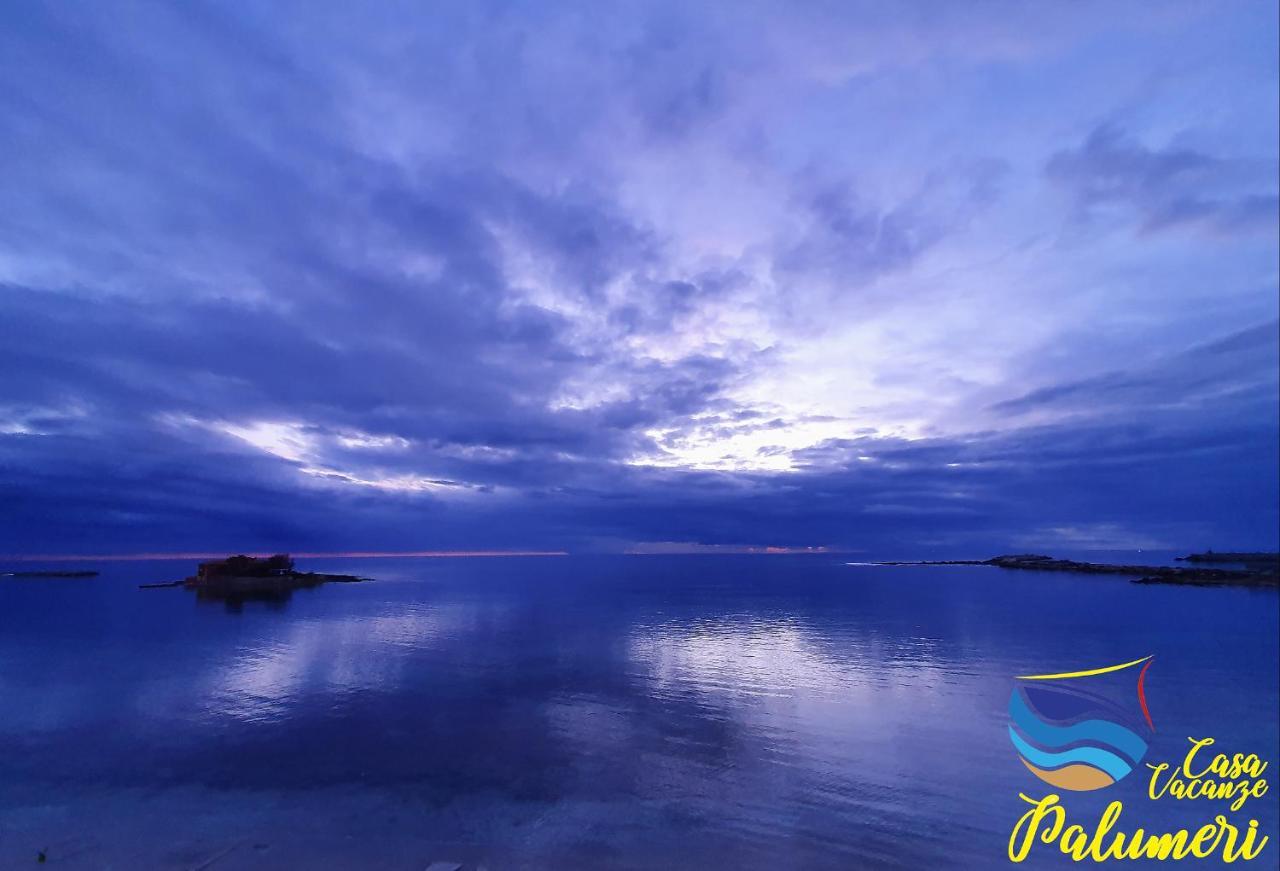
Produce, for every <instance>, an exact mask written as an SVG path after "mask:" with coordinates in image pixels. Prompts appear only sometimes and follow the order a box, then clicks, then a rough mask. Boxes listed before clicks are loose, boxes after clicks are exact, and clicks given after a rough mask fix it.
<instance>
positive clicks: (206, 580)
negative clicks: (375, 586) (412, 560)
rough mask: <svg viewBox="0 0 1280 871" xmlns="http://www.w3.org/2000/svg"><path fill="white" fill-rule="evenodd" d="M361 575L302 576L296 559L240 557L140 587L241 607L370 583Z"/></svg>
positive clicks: (201, 564)
mask: <svg viewBox="0 0 1280 871" xmlns="http://www.w3.org/2000/svg"><path fill="white" fill-rule="evenodd" d="M367 580H369V578H363V577H360V576H358V575H335V574H326V573H323V572H300V571H297V570H296V569H295V568H294V563H293V558H292V557H291V556H289V555H288V554H284V553H278V554H275V555H274V556H269V557H252V556H245V555H243V554H239V555H236V556H229V557H227V558H226V559H219V560H209V561H207V562H202V563H200V564H199V565H198V566H197V567H196V573H195V574H194V575H191V576H190V577H188V578H184V579H183V580H181V581H172V582H170V583H165V584H141V585H140V587H141V588H142V589H151V588H155V587H185V588H186V589H188V590H195V591H196V596H197V598H199V599H202V600H205V599H208V600H215V601H226V602H230V603H238V602H244V601H252V600H261V601H274V602H283V601H287V600H288V598H289V597H290V596H291V595H292V594H293V591H294V590H303V589H309V588H311V587H317V586H319V585H320V584H328V583H358V582H360V581H367Z"/></svg>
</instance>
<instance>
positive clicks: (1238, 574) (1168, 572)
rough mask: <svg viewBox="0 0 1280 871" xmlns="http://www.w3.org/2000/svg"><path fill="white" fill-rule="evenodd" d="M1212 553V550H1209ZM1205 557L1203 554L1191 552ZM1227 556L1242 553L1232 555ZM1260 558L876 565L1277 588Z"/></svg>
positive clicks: (1267, 558)
mask: <svg viewBox="0 0 1280 871" xmlns="http://www.w3.org/2000/svg"><path fill="white" fill-rule="evenodd" d="M1210 553H1212V552H1210ZM1192 556H1193V557H1195V556H1201V557H1202V556H1204V555H1203V554H1192ZM1230 556H1237V557H1238V556H1242V554H1231V555H1230ZM1248 556H1250V557H1260V558H1261V559H1253V560H1249V561H1245V560H1238V559H1217V558H1216V557H1217V555H1215V558H1214V559H1200V560H1192V559H1191V558H1190V557H1185V558H1183V559H1184V560H1187V561H1192V562H1230V563H1242V564H1243V565H1244V568H1240V569H1220V568H1203V567H1200V566H1195V567H1183V566H1140V565H1112V564H1110V563H1089V562H1080V561H1078V560H1069V559H1055V558H1054V557H1051V556H1045V555H1044V554H1028V553H1023V554H1006V555H1003V556H995V557H991V558H990V559H985V560H931V561H925V562H892V563H879V565H927V566H995V567H996V568H1001V569H1014V570H1023V571H1037V572H1075V573H1077V574H1086V575H1136V576H1137V577H1135V578H1133V579H1132V581H1133V583H1135V584H1186V585H1190V586H1201V587H1209V586H1246V587H1276V586H1280V572H1278V571H1277V569H1276V566H1277V563H1276V561H1275V560H1276V555H1275V554H1249V555H1248Z"/></svg>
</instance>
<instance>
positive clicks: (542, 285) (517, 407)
mask: <svg viewBox="0 0 1280 871" xmlns="http://www.w3.org/2000/svg"><path fill="white" fill-rule="evenodd" d="M924 8H925V7H912V6H902V7H887V6H884V5H883V4H854V5H843V4H841V5H838V6H831V7H824V6H822V5H819V6H815V7H812V8H811V9H809V10H807V11H797V10H794V9H792V8H790V7H783V6H776V5H772V4H767V3H764V4H759V5H756V6H753V7H752V9H751V13H750V14H745V13H742V14H738V13H735V14H733V15H727V14H724V13H723V12H721V11H717V10H715V9H710V8H706V7H688V6H679V5H675V4H662V3H659V4H648V5H643V6H636V7H618V8H617V9H615V10H613V11H611V13H610V14H609V15H607V16H600V15H598V14H595V10H593V9H588V8H587V7H581V6H574V5H572V4H570V5H567V6H555V7H545V8H542V7H539V8H534V7H521V6H507V5H504V4H485V3H481V4H473V5H468V6H465V7H461V6H460V7H455V8H449V9H439V10H435V11H434V12H433V14H432V20H431V21H430V22H427V21H424V20H422V19H421V18H420V16H421V10H417V9H414V8H412V7H395V6H387V7H383V8H380V9H378V10H373V11H369V10H361V11H360V12H359V13H353V12H351V11H350V10H348V9H345V8H344V7H342V6H341V5H326V4H311V3H308V4H301V5H298V6H295V7H289V6H271V7H261V8H254V9H231V8H222V7H213V6H201V5H192V6H183V7H145V6H140V7H121V8H113V7H109V6H97V5H94V6H85V7H77V8H75V9H71V8H66V7H58V6H44V7H39V6H21V7H20V8H19V7H14V8H12V9H6V10H5V11H4V12H3V13H0V15H3V16H4V17H5V24H6V26H5V27H3V28H0V84H3V85H5V87H0V160H3V161H4V165H5V166H6V170H7V171H6V183H5V185H4V186H3V187H0V496H3V499H0V552H6V551H8V552H17V551H32V550H89V549H122V548H123V549H143V550H163V549H170V548H172V549H181V548H195V549H210V548H213V549H216V548H219V547H225V548H233V549H246V550H268V549H273V548H294V549H324V548H328V547H331V546H337V544H338V543H339V541H341V544H342V546H351V547H355V548H359V549H373V548H377V549H397V548H411V549H421V548H425V547H429V546H440V547H463V546H470V547H497V546H528V547H536V548H547V547H588V548H613V549H626V548H628V547H631V546H640V545H641V544H643V543H644V542H673V541H674V542H682V543H694V544H698V545H706V546H713V547H715V546H729V547H740V546H759V545H768V544H777V545H787V546H800V547H804V546H810V545H831V546H847V547H857V548H861V549H866V548H877V547H879V548H889V547H893V548H903V549H910V547H912V546H913V544H914V545H915V546H920V547H924V546H926V545H930V544H932V546H936V547H944V546H954V547H968V546H971V545H972V546H978V545H982V546H984V547H985V545H986V543H995V542H1000V541H1008V540H1010V539H1011V538H1012V537H1014V536H1015V535H1016V534H1022V535H1034V534H1036V532H1035V531H1036V530H1055V529H1056V530H1090V529H1093V530H1103V531H1105V532H1106V535H1102V534H1099V535H1098V536H1095V538H1097V539H1098V540H1102V539H1103V538H1107V540H1119V539H1120V538H1122V537H1123V534H1124V532H1123V531H1130V532H1131V533H1132V535H1133V536H1134V540H1144V541H1145V540H1152V539H1153V538H1161V537H1163V538H1169V537H1170V536H1173V535H1174V534H1175V533H1178V531H1182V532H1187V531H1191V532H1195V533H1196V534H1201V533H1203V534H1204V535H1205V536H1209V535H1210V534H1211V533H1216V534H1217V535H1218V536H1219V537H1222V538H1225V537H1230V536H1234V535H1235V534H1237V533H1238V535H1239V537H1240V538H1241V539H1249V540H1250V541H1260V542H1262V543H1266V542H1263V541H1262V539H1265V538H1266V536H1267V535H1269V534H1270V533H1269V532H1267V527H1265V521H1268V520H1269V519H1272V518H1273V516H1274V510H1273V508H1274V505H1273V503H1274V501H1275V486H1274V477H1273V479H1272V480H1271V481H1270V482H1268V481H1267V480H1266V479H1265V476H1252V477H1251V476H1246V475H1244V474H1243V473H1242V472H1241V471H1240V470H1241V469H1242V468H1246V467H1248V468H1269V465H1268V464H1271V465H1274V452H1273V451H1272V449H1271V448H1269V447H1267V436H1268V435H1269V434H1273V430H1274V429H1275V426H1274V418H1275V408H1276V404H1277V403H1276V396H1275V380H1274V377H1273V374H1269V373H1274V370H1275V346H1274V342H1273V341H1271V340H1269V339H1268V338H1267V331H1268V330H1272V331H1274V321H1275V319H1276V317H1277V311H1276V303H1275V299H1276V286H1275V273H1274V259H1275V245H1274V238H1273V237H1269V236H1267V235H1266V234H1259V233H1257V232H1253V231H1254V230H1256V229H1257V228H1259V227H1262V228H1264V229H1265V228H1266V227H1269V226H1272V224H1273V221H1274V197H1275V190H1276V185H1275V167H1276V151H1275V142H1274V136H1273V135H1272V134H1273V130H1271V129H1267V130H1265V131H1264V132H1265V134H1266V135H1265V136H1262V135H1261V134H1257V135H1255V134H1253V133H1251V132H1249V131H1252V130H1253V129H1254V128H1252V127H1249V126H1248V125H1246V124H1244V123H1243V122H1241V121H1240V118H1241V117H1244V116H1249V117H1252V116H1253V115H1254V114H1256V111H1257V106H1258V105H1263V104H1267V103H1268V101H1267V100H1262V99H1255V97H1256V95H1257V94H1262V95H1263V96H1266V95H1269V94H1271V92H1273V91H1274V90H1275V83H1274V81H1273V78H1274V77H1268V76H1266V75H1263V74H1262V73H1260V72H1259V70H1262V71H1264V72H1265V70H1266V69H1269V68H1270V67H1267V66H1265V64H1264V63H1263V57H1264V55H1265V59H1266V63H1270V60H1269V58H1270V54H1268V53H1267V52H1263V51H1262V49H1263V48H1271V47H1274V46H1273V42H1274V40H1273V41H1272V42H1271V43H1267V44H1266V45H1262V46H1261V47H1260V48H1258V47H1256V46H1255V47H1254V48H1250V49H1247V51H1254V52H1255V53H1256V54H1257V57H1256V58H1252V59H1251V60H1250V59H1248V58H1246V60H1248V61H1249V62H1248V63H1247V64H1243V65H1230V64H1225V65H1224V64H1216V63H1196V62H1193V60H1191V59H1193V58H1195V57H1202V56H1204V53H1205V52H1206V51H1207V52H1210V53H1211V52H1212V44H1214V43H1211V42H1205V40H1206V39H1208V37H1209V36H1212V37H1213V39H1216V40H1225V41H1227V42H1231V41H1233V40H1234V39H1235V37H1237V36H1239V35H1240V34H1242V33H1254V32H1258V27H1257V20H1256V16H1257V15H1258V14H1261V13H1253V12H1250V11H1248V10H1244V9H1243V8H1242V9H1240V10H1233V11H1232V13H1230V14H1216V13H1215V14H1213V15H1210V14H1209V13H1208V12H1206V11H1204V10H1198V9H1197V8H1196V7H1194V6H1191V5H1186V6H1184V5H1181V4H1171V5H1170V6H1168V7H1167V8H1166V7H1162V10H1161V12H1160V13H1159V14H1157V15H1152V14H1151V12H1150V10H1149V9H1146V8H1143V7H1137V6H1135V7H1127V6H1122V7H1115V6H1114V5H1107V6H1106V7H1102V6H1091V5H1089V4H1079V5H1076V6H1073V7H1070V8H1064V9H1062V10H1056V11H1054V12H1052V13H1048V14H1050V16H1051V18H1052V20H1053V26H1051V27H1046V26H1045V25H1044V23H1043V21H1041V20H1040V16H1041V15H1042V14H1043V13H1037V14H1036V16H1028V15H1023V14H1021V13H1013V14H1008V15H1005V14H1002V15H999V16H993V15H991V14H990V12H989V10H987V9H986V8H985V7H982V6H980V5H979V6H974V7H972V8H969V7H965V8H957V9H953V10H950V11H947V12H946V13H944V14H936V10H933V9H929V14H928V15H922V14H921V11H922V10H923V9H924ZM1104 35H1105V36H1106V37H1107V39H1110V40H1115V41H1116V45H1117V46H1118V47H1117V48H1116V50H1115V53H1114V56H1112V55H1110V54H1108V55H1107V56H1106V57H1103V58H1101V59H1100V58H1099V57H1098V49H1097V45H1098V42H1097V41H1098V39H1099V38H1100V37H1101V36H1104ZM1248 45H1249V46H1253V42H1249V43H1248ZM1188 47H1192V48H1195V47H1198V51H1199V54H1197V53H1196V52H1188V51H1186V50H1185V49H1187V48H1188ZM1245 50H1246V49H1242V51H1245ZM1104 54H1106V53H1105V52H1104ZM1167 57H1178V58H1183V59H1185V60H1184V61H1180V63H1184V65H1185V69H1183V70H1182V71H1181V73H1180V74H1181V76H1182V78H1181V79H1180V80H1179V81H1181V82H1190V83H1193V84H1195V85H1196V87H1197V88H1199V89H1200V90H1196V88H1191V87H1187V88H1182V87H1179V88H1177V89H1170V88H1168V87H1163V89H1162V86H1161V85H1160V84H1156V85H1153V84H1152V82H1156V83H1160V82H1163V81H1164V79H1162V78H1161V76H1158V75H1155V73H1154V71H1156V70H1161V69H1164V66H1163V65H1164V64H1165V58H1167ZM1064 69H1087V70H1090V71H1095V70H1096V75H1097V78H1093V76H1094V73H1093V72H1090V74H1089V75H1085V76H1081V77H1074V76H1072V77H1067V76H1065V75H1064V74H1063V73H1062V70H1064ZM1201 92H1212V93H1224V92H1225V93H1238V94H1240V95H1241V96H1239V97H1237V98H1233V99H1227V100H1222V101H1218V102H1217V103H1215V111H1214V112H1206V111H1203V108H1204V107H1203V106H1201V105H1199V104H1197V103H1196V101H1195V99H1193V97H1191V96H1188V95H1189V94H1193V93H1201ZM1139 93H1140V94H1142V95H1144V97H1143V99H1144V100H1145V101H1146V102H1145V103H1144V105H1145V106H1147V107H1148V109H1147V111H1146V113H1145V114H1144V113H1142V112H1138V111H1136V110H1133V109H1132V106H1133V101H1132V100H1133V95H1134V94H1139ZM1270 102H1274V101H1270ZM1050 104H1051V106H1050V108H1046V106H1047V105H1050ZM1122 104H1123V105H1122ZM1117 106H1119V108H1116V107H1117ZM1126 107H1128V108H1126ZM1109 110H1114V111H1110V114H1111V115H1112V116H1115V117H1123V118H1125V119H1126V120H1125V126H1124V127H1123V128H1121V127H1119V126H1110V127H1102V128H1097V129H1095V130H1094V132H1093V133H1092V134H1090V135H1089V136H1088V137H1086V138H1085V140H1084V141H1083V142H1082V143H1074V142H1073V143H1065V142H1064V141H1063V139H1062V131H1063V130H1079V129H1087V128H1088V126H1089V125H1090V124H1091V123H1092V121H1091V119H1093V118H1096V117H1097V115H1098V113H1099V111H1109ZM1169 119H1172V121H1170V120H1169ZM1169 130H1178V131H1180V132H1179V133H1178V134H1177V135H1174V136H1171V135H1170V134H1169V132H1168V131H1169ZM1224 142H1230V143H1231V144H1230V146H1229V147H1228V146H1227V145H1224V144H1223V143H1224ZM1144 143H1164V144H1163V145H1159V146H1154V145H1150V144H1144ZM1046 174H1047V177H1048V178H1049V179H1050V180H1051V181H1052V182H1053V183H1054V184H1056V185H1058V186H1059V187H1060V188H1061V189H1062V190H1064V191H1066V192H1067V194H1068V196H1069V197H1070V198H1071V202H1072V204H1073V208H1075V209H1076V213H1077V215H1078V216H1080V217H1081V218H1083V219H1085V221H1086V224H1087V226H1088V227H1089V228H1090V232H1088V233H1083V234H1071V233H1063V232H1062V227H1061V225H1062V215H1061V207H1060V204H1058V203H1054V202H1052V201H1050V199H1048V198H1046V197H1044V196H1043V193H1044V191H1043V188H1044V181H1045V178H1046ZM1269 210H1270V212H1269ZM1134 222H1136V223H1137V225H1138V226H1139V227H1140V228H1142V229H1144V230H1145V232H1144V233H1139V234H1137V235H1135V234H1133V233H1132V225H1133V223H1134ZM1175 228H1176V229H1183V230H1187V229H1192V228H1195V229H1198V230H1201V231H1208V232H1200V233H1197V234H1194V239H1193V240H1191V241H1192V242H1193V243H1194V244H1185V245H1184V244H1182V241H1183V239H1182V237H1181V236H1178V235H1177V234H1173V233H1168V232H1163V231H1166V230H1172V229H1175ZM1157 231H1160V232H1157ZM1246 231H1248V232H1246ZM1175 237H1176V238H1175ZM1212 336H1220V337H1223V338H1221V339H1218V340H1211V338H1210V337H1212ZM1182 482H1195V486H1196V487H1198V488H1199V491H1200V492H1201V494H1202V495H1201V496H1200V497H1195V498H1193V497H1192V496H1191V495H1190V489H1189V488H1190V486H1191V485H1190V484H1187V487H1186V488H1184V487H1183V484H1182ZM1086 485H1087V486H1086ZM1184 497H1185V498H1184ZM1236 506H1250V512H1251V513H1245V512H1242V511H1241V510H1239V509H1238V508H1237V507H1236ZM1113 533H1114V534H1113ZM1086 538H1087V536H1086V535H1085V534H1084V533H1082V534H1081V535H1080V536H1078V537H1077V539H1075V540H1077V541H1081V542H1083V541H1084V540H1085V539H1086ZM1238 543H1248V542H1239V541H1238Z"/></svg>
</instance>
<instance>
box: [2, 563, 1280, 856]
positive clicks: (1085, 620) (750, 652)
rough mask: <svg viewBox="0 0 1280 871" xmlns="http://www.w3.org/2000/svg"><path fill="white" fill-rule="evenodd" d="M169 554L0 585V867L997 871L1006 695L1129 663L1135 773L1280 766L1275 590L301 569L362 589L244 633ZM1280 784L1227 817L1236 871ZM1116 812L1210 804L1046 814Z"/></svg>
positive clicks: (1083, 801)
mask: <svg viewBox="0 0 1280 871" xmlns="http://www.w3.org/2000/svg"><path fill="white" fill-rule="evenodd" d="M191 565H192V564H191V563H190V562H189V561H187V562H180V563H168V562H145V563H112V564H106V565H105V566H104V573H103V575H102V576H101V577H99V578H95V579H92V580H17V579H0V867H4V868H27V867H33V866H34V863H35V856H36V852H37V851H38V850H41V849H47V851H48V857H49V864H48V865H47V866H46V867H58V868H62V867H65V868H120V869H125V868H128V869H138V868H143V869H145V868H204V867H208V868H212V869H217V871H222V869H231V868H245V869H258V868H378V869H422V868H425V867H426V866H427V864H429V862H431V861H435V860H453V861H460V862H469V863H483V864H484V865H485V866H486V867H487V868H489V869H490V871H497V869H503V868H537V869H542V868H547V869H550V868H556V869H578V868H582V869H596V868H599V869H614V868H617V869H648V868H698V867H701V868H743V869H766V868H767V869H777V868H805V869H809V868H813V869H825V868H831V869H848V868H903V869H924V868H953V867H954V868H991V867H999V866H1000V865H1002V864H1005V859H1004V857H1005V851H1006V846H1007V841H1008V837H1009V832H1010V829H1011V827H1012V825H1013V823H1014V821H1015V820H1016V819H1017V817H1018V816H1019V815H1020V814H1021V813H1022V812H1023V811H1024V810H1025V809H1026V807H1027V806H1026V805H1024V804H1023V802H1022V801H1021V800H1020V799H1019V798H1018V793H1019V792H1020V791H1021V792H1026V793H1028V794H1030V795H1034V796H1037V797H1039V796H1042V795H1044V794H1045V793H1046V792H1048V791H1050V790H1048V789H1047V788H1046V787H1044V785H1043V784H1040V782H1039V781H1037V780H1035V779H1034V778H1033V777H1032V776H1031V775H1030V774H1029V773H1028V772H1027V771H1026V770H1025V769H1024V768H1023V766H1022V764H1021V763H1020V762H1019V761H1018V759H1017V757H1016V756H1015V754H1014V753H1013V751H1012V748H1011V747H1010V745H1009V741H1008V738H1007V737H1006V732H1005V728H1006V724H1007V715H1006V705H1007V703H1008V698H1009V694H1010V690H1011V687H1012V678H1013V676H1014V675H1018V674H1027V673H1037V672H1046V671H1061V670H1063V669H1071V668H1080V667H1085V666H1089V665H1105V664H1110V663H1115V662H1121V661H1126V660H1131V659H1134V658H1137V657H1140V656H1145V655H1147V654H1155V655H1156V661H1155V664H1154V665H1153V667H1152V668H1151V671H1150V672H1149V674H1148V677H1147V680H1146V686H1147V693H1148V696H1149V701H1150V707H1151V712H1152V716H1153V718H1154V720H1155V724H1156V728H1157V732H1156V736H1155V739H1154V743H1153V745H1152V747H1151V750H1150V752H1149V754H1148V757H1147V758H1148V761H1151V760H1169V761H1174V762H1177V761H1180V760H1181V758H1182V756H1183V754H1184V752H1185V748H1186V746H1187V742H1186V738H1187V736H1197V737H1199V736H1206V735H1212V736H1214V737H1215V738H1217V741H1218V744H1217V748H1221V749H1225V750H1228V751H1232V752H1257V753H1260V754H1263V755H1265V756H1266V757H1267V758H1268V759H1269V760H1270V763H1271V765H1270V768H1269V769H1268V776H1270V777H1275V776H1277V775H1280V771H1277V759H1276V755H1277V740H1278V738H1277V711H1278V710H1280V699H1278V698H1277V695H1278V688H1277V683H1278V676H1277V660H1278V658H1280V657H1278V651H1277V622H1278V620H1277V616H1278V614H1277V612H1278V605H1277V596H1276V593H1275V592H1274V591H1249V590H1239V589H1196V588H1178V587H1159V586H1137V585H1133V584H1129V583H1127V582H1126V581H1124V580H1122V579H1116V578H1107V577H1089V576H1072V575H1054V574H1038V573H1036V574H1033V573H1015V572H1006V571H1001V570H998V569H989V568H980V567H956V568H952V567H947V568H920V567H915V568H908V567H894V568H886V567H862V566H848V565H845V564H844V560H843V559H841V558H837V557H832V556H802V557H790V556H768V557H764V556H754V557H737V556H685V557H665V556H664V557H659V556H644V557H641V556H632V557H567V558H541V559H538V558H520V559H517V558H501V559H466V560H409V561H398V560H372V561H367V562H361V563H356V562H354V561H348V560H343V561H332V562H327V563H326V562H323V561H312V562H311V563H310V564H309V565H307V566H306V567H307V568H315V569H320V570H324V569H329V570H334V571H346V572H357V573H362V574H368V575H371V576H373V577H375V578H377V581H376V582H374V583H369V584H352V585H337V584H330V585H327V586H324V587H320V588H318V589H314V590H307V591H300V592H297V593H295V594H294V595H293V597H292V598H291V599H290V600H289V601H288V602H285V603H279V604H275V605H266V604H262V603H250V604H247V605H245V606H244V607H243V608H242V609H240V610H238V611H236V610H231V609H228V608H227V607H226V606H225V605H223V604H219V603H198V602H197V601H196V599H195V597H194V596H193V595H192V594H191V593H189V592H187V591H184V590H180V589H161V590H138V589H136V585H137V584H139V583H144V582H150V581H157V580H166V579H170V578H174V577H179V576H181V575H182V574H185V573H187V572H188V571H189V570H190V568H191ZM1217 748H1215V749H1217ZM1277 795H1280V792H1278V791H1273V792H1272V793H1271V794H1270V795H1268V796H1266V797H1265V798H1263V799H1257V800H1254V801H1253V802H1251V803H1250V804H1249V805H1248V806H1247V807H1246V811H1245V812H1244V813H1242V814H1241V816H1242V817H1243V818H1244V819H1248V818H1250V817H1253V818H1257V819H1259V820H1260V822H1261V826H1262V828H1263V830H1264V831H1266V832H1268V833H1270V834H1271V835H1272V836H1273V843H1272V844H1271V845H1269V846H1268V847H1267V851H1268V852H1267V853H1264V855H1263V857H1261V859H1260V863H1261V864H1260V865H1259V867H1274V866H1275V859H1276V856H1277V855H1280V842H1277V841H1275V838H1277V837H1278V836H1280V829H1278V828H1277V800H1276V798H1277ZM1115 798H1120V799H1122V800H1123V801H1124V802H1125V814H1126V815H1132V818H1131V819H1130V818H1122V823H1121V825H1120V828H1121V829H1124V830H1126V831H1128V830H1130V829H1132V828H1133V827H1134V826H1138V825H1141V826H1144V827H1145V828H1147V829H1148V830H1156V831H1161V830H1166V829H1175V828H1180V827H1183V826H1191V827H1195V826H1198V825H1200V824H1201V823H1203V822H1206V821H1208V820H1209V819H1211V818H1212V816H1213V815H1214V814H1215V813H1219V812H1223V810H1224V809H1223V807H1222V806H1221V805H1219V804H1217V803H1214V802H1211V801H1207V800H1200V801H1190V802H1175V801H1173V800H1170V799H1165V800H1162V801H1158V802H1151V801H1149V800H1148V799H1146V797H1145V777H1144V776H1142V774H1141V773H1135V774H1134V775H1133V776H1131V777H1129V778H1128V779H1126V780H1124V781H1122V782H1121V783H1119V784H1116V785H1115V786H1113V787H1110V788H1109V789H1107V790H1103V791H1102V792H1101V793H1097V794H1076V795H1072V796H1071V797H1070V798H1069V800H1068V807H1069V808H1070V810H1071V815H1072V818H1073V819H1074V818H1076V817H1079V821H1080V822H1082V823H1085V824H1086V825H1088V824H1090V823H1091V822H1092V821H1094V820H1096V819H1097V817H1098V814H1099V812H1100V809H1101V808H1102V807H1103V806H1104V805H1105V803H1106V802H1107V801H1110V800H1112V799H1115ZM211 860H212V861H211ZM1251 864H1256V863H1251ZM1064 865H1065V863H1063V862H1062V860H1061V858H1060V857H1058V856H1056V854H1054V853H1051V852H1050V851H1049V850H1048V849H1047V848H1040V849H1039V850H1038V851H1037V852H1035V853H1033V854H1032V859H1031V860H1030V861H1028V862H1027V863H1026V867H1064ZM1237 867H1238V866H1237Z"/></svg>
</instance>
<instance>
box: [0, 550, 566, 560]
mask: <svg viewBox="0 0 1280 871" xmlns="http://www.w3.org/2000/svg"><path fill="white" fill-rule="evenodd" d="M280 552H281V551H277V553H280ZM241 555H242V556H252V557H268V556H273V554H271V553H246V554H241ZM568 555H569V552H568V551H565V550H411V551H380V550H367V551H362V550H351V551H332V552H324V551H307V552H300V553H290V556H293V557H297V558H300V559H384V558H394V557H402V558H405V559H432V558H459V557H499V556H568ZM226 556H228V554H227V553H226V552H225V551H222V552H218V553H214V552H207V553H114V554H109V553H98V554H52V553H45V554H21V555H19V554H11V555H7V556H3V557H0V559H4V560H12V561H15V562H37V561H39V562H90V561H93V562H125V561H129V562H132V561H143V560H193V559H223V558H225V557H226Z"/></svg>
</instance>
